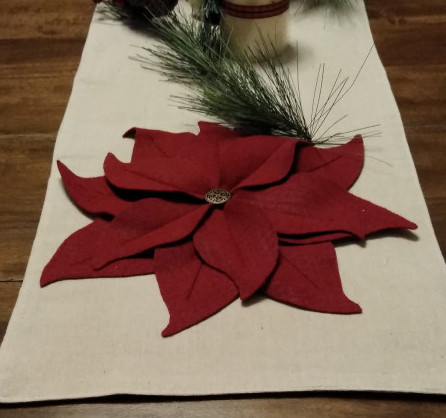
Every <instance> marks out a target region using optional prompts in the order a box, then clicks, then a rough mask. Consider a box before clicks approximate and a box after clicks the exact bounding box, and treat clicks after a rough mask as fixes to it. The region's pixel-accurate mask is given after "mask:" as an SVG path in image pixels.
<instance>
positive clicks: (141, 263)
mask: <svg viewBox="0 0 446 418" xmlns="http://www.w3.org/2000/svg"><path fill="white" fill-rule="evenodd" d="M107 224H108V222H106V221H104V220H102V219H96V220H95V221H94V222H92V223H91V224H89V225H87V226H86V227H85V228H82V229H80V230H78V231H76V232H75V233H74V234H72V235H70V236H69V237H68V238H67V239H66V240H65V241H64V242H63V243H62V244H61V245H60V247H59V248H58V250H57V251H56V253H55V254H54V256H53V257H52V258H51V260H50V261H49V263H48V264H47V265H46V266H45V268H44V270H43V272H42V276H41V278H40V285H41V286H46V285H48V284H50V283H53V282H56V281H59V280H64V279H82V278H93V277H122V276H136V275H140V274H149V273H153V271H154V270H153V258H150V257H140V258H131V259H126V260H118V261H115V262H113V263H110V264H108V265H107V266H106V267H104V268H102V269H94V268H93V266H92V259H93V257H94V255H95V253H96V251H98V248H103V249H105V250H106V249H108V248H109V247H108V241H107V240H103V239H101V237H103V235H104V231H105V230H106V228H107ZM104 247H105V248H104Z"/></svg>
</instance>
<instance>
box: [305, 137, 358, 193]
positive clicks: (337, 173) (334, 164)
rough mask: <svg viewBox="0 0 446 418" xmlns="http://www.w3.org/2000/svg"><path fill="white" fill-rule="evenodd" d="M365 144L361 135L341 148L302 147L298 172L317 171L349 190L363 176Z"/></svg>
mask: <svg viewBox="0 0 446 418" xmlns="http://www.w3.org/2000/svg"><path fill="white" fill-rule="evenodd" d="M363 163H364V143H363V140H362V137H361V136H360V135H357V136H355V137H354V138H353V139H352V140H351V141H350V142H348V143H347V144H345V145H341V146H339V147H332V148H316V147H302V148H300V149H299V153H298V159H297V171H298V172H312V171H317V173H318V174H319V175H321V176H324V177H326V178H328V179H330V180H332V181H334V182H335V183H337V184H338V185H340V186H342V187H344V188H345V189H349V188H350V187H351V186H352V185H353V183H354V182H355V181H356V179H357V178H358V177H359V175H360V174H361V170H362V166H363Z"/></svg>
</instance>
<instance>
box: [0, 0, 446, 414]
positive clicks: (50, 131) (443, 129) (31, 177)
mask: <svg viewBox="0 0 446 418" xmlns="http://www.w3.org/2000/svg"><path fill="white" fill-rule="evenodd" d="M365 1H366V4H367V10H368V14H369V18H370V23H371V27H372V31H373V34H374V38H375V41H376V47H377V49H378V52H379V54H380V56H381V59H382V61H383V63H384V66H385V67H386V70H387V73H388V76H389V79H390V83H391V85H392V88H393V91H394V94H395V96H396V100H397V102H398V105H399V108H400V111H401V115H402V118H403V122H404V126H405V129H406V134H407V139H408V141H409V144H410V148H411V150H412V155H413V158H414V160H415V164H416V167H417V170H418V175H419V178H420V182H421V185H422V188H423V191H424V195H425V198H426V201H427V204H428V207H429V211H430V214H431V218H432V222H433V225H434V229H435V232H436V234H437V238H438V241H439V243H440V246H441V249H442V251H443V255H445V254H446V216H445V213H446V187H445V186H446V170H445V168H446V152H445V151H446V2H445V0H429V1H420V0H393V1H388V0H365ZM93 9H94V4H93V3H92V2H91V1H89V0H74V1H73V0H70V1H68V0H58V1H48V0H14V1H9V2H8V1H5V0H2V2H1V4H0V254H1V256H0V336H3V334H4V331H5V329H6V326H7V323H8V320H9V317H10V315H11V312H12V308H13V306H14V303H15V301H16V298H17V294H18V291H19V289H20V285H21V281H22V278H23V275H24V272H25V268H26V264H27V260H28V257H29V254H30V251H31V245H32V242H33V239H34V235H35V232H36V228H37V224H38V221H39V216H40V211H41V208H42V204H43V199H44V195H45V189H46V182H47V178H48V175H49V170H50V164H51V158H52V150H53V146H54V142H55V140H56V134H57V130H58V128H59V124H60V122H61V120H62V116H63V114H64V111H65V107H66V104H67V101H68V98H69V95H70V91H71V87H72V82H73V77H74V75H75V72H76V70H77V66H78V64H79V60H80V56H81V52H82V48H83V45H84V42H85V38H86V35H87V31H88V26H89V23H90V19H91V15H92V12H93ZM445 303H446V301H445ZM445 401H446V398H445V397H439V396H421V395H398V394H395V395H389V394H367V393H359V394H352V393H311V394H294V393H293V394H281V395H274V396H271V395H260V396H239V397H234V396H232V397H218V398H198V399H197V398H186V399H181V398H162V397H161V398H160V397H155V398H154V397H125V396H123V397H112V398H105V399H99V400H88V401H79V402H71V403H68V402H66V403H65V402H64V403H45V404H32V405H28V406H23V405H15V406H5V407H0V416H2V417H3V416H5V417H28V416H29V417H31V416H32V417H58V416H61V417H67V416H70V417H77V416H94V417H97V416H100V417H102V416H107V417H111V416H113V417H114V416H117V417H118V416H135V417H151V416H180V417H181V416H187V417H196V416H200V417H251V416H256V417H259V418H260V417H288V416H299V417H318V418H321V417H328V416H329V417H431V418H434V417H446V402H445Z"/></svg>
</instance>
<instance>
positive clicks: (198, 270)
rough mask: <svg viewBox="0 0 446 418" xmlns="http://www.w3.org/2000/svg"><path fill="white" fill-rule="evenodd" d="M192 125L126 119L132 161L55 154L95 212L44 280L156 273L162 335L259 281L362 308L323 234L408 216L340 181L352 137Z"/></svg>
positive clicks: (358, 143)
mask: <svg viewBox="0 0 446 418" xmlns="http://www.w3.org/2000/svg"><path fill="white" fill-rule="evenodd" d="M199 125H200V132H199V134H198V135H195V134H192V133H188V132H186V133H169V132H164V131H155V130H146V129H132V130H130V131H129V132H128V133H127V134H126V135H125V136H127V137H128V136H133V137H134V138H135V144H134V149H133V154H132V158H131V161H130V162H128V163H124V162H121V161H119V160H118V159H117V158H116V157H115V156H114V155H113V154H109V155H108V156H107V157H106V159H105V162H104V172H105V176H101V177H95V178H82V177H78V176H76V175H75V174H73V173H72V172H71V171H70V170H69V169H68V168H67V167H66V166H65V165H63V164H62V163H61V162H59V163H58V166H59V171H60V173H61V176H62V180H63V183H64V186H65V188H66V190H67V192H68V194H69V195H70V196H71V198H72V199H73V200H74V202H75V203H76V204H77V205H78V206H79V207H80V208H81V209H83V210H84V211H86V212H88V213H90V214H91V215H94V216H95V219H94V220H93V222H91V223H90V224H89V225H87V226H86V227H85V228H83V229H81V230H79V231H77V232H75V233H74V234H72V235H71V236H70V237H68V238H67V239H66V240H65V241H64V242H63V243H62V245H61V246H60V247H59V249H58V250H57V252H56V253H55V255H54V256H53V258H52V259H51V260H50V262H49V263H48V264H47V266H46V267H45V269H44V271H43V273H42V277H41V285H42V286H45V285H48V284H50V283H52V282H55V281H59V280H63V279H77V278H92V277H117V276H133V275H139V274H148V273H153V272H154V273H155V275H156V279H157V281H158V285H159V288H160V291H161V294H162V297H163V299H164V301H165V303H166V305H167V308H168V310H169V313H170V321H169V324H168V326H167V328H166V329H165V330H164V331H163V332H162V335H163V336H169V335H172V334H175V333H177V332H179V331H182V330H184V329H185V328H188V327H190V326H192V325H195V324H197V323H198V322H200V321H202V320H204V319H206V318H207V317H209V316H211V315H213V314H215V313H216V312H218V311H219V310H221V309H222V308H224V307H225V306H227V305H228V304H229V303H231V302H232V301H233V300H234V299H236V298H237V297H240V298H241V299H242V300H246V299H248V298H249V297H251V296H252V295H253V294H255V293H256V292H263V293H264V294H265V295H267V296H269V297H271V298H273V299H277V300H279V301H283V302H285V303H288V304H292V305H295V306H297V307H301V308H304V309H309V310H313V311H318V312H330V313H341V314H347V313H359V312H361V308H360V307H359V305H357V304H356V303H354V302H352V301H351V300H350V299H349V298H347V296H346V295H345V294H344V292H343V290H342V284H341V279H340V277H339V273H338V267H337V260H336V253H335V250H334V247H333V244H332V241H334V240H337V239H340V238H345V237H357V238H360V239H363V238H365V237H366V236H367V235H368V234H370V233H373V232H376V231H380V230H385V229H390V228H409V229H415V228H416V225H415V224H413V223H412V222H409V221H407V220H406V219H404V218H402V217H400V216H398V215H396V214H394V213H392V212H390V211H388V210H386V209H384V208H382V207H379V206H377V205H374V204H373V203H370V202H368V201H366V200H363V199H361V198H359V197H356V196H354V195H352V194H351V193H349V192H348V189H349V188H350V187H351V185H352V184H353V183H354V182H355V180H356V178H357V177H358V175H359V174H360V172H361V169H362V164H363V160H364V148H363V143H362V139H361V137H359V136H357V137H355V138H354V139H353V140H352V141H350V142H349V143H347V144H345V145H343V146H339V147H334V148H325V149H320V148H314V147H310V146H308V144H307V143H306V142H304V141H300V140H295V139H290V138H281V137H271V136H248V137H242V136H241V135H240V134H239V133H238V132H237V131H233V130H231V129H228V128H224V127H221V126H219V125H216V124H210V123H200V124H199Z"/></svg>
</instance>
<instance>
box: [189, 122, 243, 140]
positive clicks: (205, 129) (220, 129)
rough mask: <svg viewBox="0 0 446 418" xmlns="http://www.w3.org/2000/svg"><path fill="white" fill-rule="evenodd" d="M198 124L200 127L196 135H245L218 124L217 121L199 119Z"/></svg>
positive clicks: (238, 136) (236, 136)
mask: <svg viewBox="0 0 446 418" xmlns="http://www.w3.org/2000/svg"><path fill="white" fill-rule="evenodd" d="M198 126H199V128H200V132H199V134H198V136H205V137H209V136H210V135H213V136H214V137H219V138H221V137H224V138H240V137H243V136H245V135H244V134H243V133H242V132H241V131H238V130H236V129H231V128H228V127H226V126H223V125H219V124H218V123H213V122H204V121H200V122H198Z"/></svg>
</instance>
